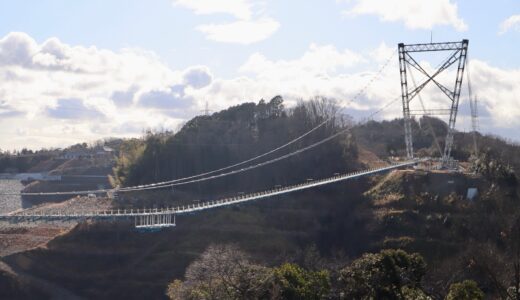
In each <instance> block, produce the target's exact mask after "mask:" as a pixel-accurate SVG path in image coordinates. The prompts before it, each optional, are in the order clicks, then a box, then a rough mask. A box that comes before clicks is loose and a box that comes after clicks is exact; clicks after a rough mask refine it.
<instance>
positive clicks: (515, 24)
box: [498, 15, 520, 34]
mask: <svg viewBox="0 0 520 300" xmlns="http://www.w3.org/2000/svg"><path fill="white" fill-rule="evenodd" d="M510 30H515V31H520V15H512V16H510V17H509V18H507V19H505V20H504V21H503V22H502V23H500V31H499V32H498V33H499V34H504V33H506V32H508V31H510Z"/></svg>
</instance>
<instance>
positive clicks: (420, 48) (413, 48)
mask: <svg viewBox="0 0 520 300" xmlns="http://www.w3.org/2000/svg"><path fill="white" fill-rule="evenodd" d="M468 44H469V41H468V40H462V41H461V42H448V43H430V44H412V45H405V44H403V43H400V44H399V45H398V50H399V72H400V77H401V93H402V101H403V118H404V135H405V143H406V155H407V156H408V158H410V159H412V158H413V139H412V125H411V116H412V115H416V111H412V110H410V101H412V100H413V98H415V96H417V95H418V94H419V92H421V91H422V89H424V87H426V85H428V84H429V83H431V82H433V83H435V85H437V87H438V88H439V89H440V90H441V91H442V92H443V93H444V94H445V95H446V96H447V97H448V98H449V99H450V100H451V107H450V109H446V110H431V111H430V112H429V113H428V115H430V116H431V115H437V113H438V114H449V116H450V119H449V123H448V133H447V136H446V142H445V145H444V153H443V154H442V162H443V164H444V165H446V164H447V163H448V161H449V160H450V156H451V149H452V147H453V134H454V132H455V122H456V120H457V111H458V107H459V98H460V92H461V88H462V79H463V76H464V67H465V66H466V57H467V53H468ZM433 51H449V52H451V54H450V56H449V57H448V58H447V60H446V61H445V62H444V63H443V64H441V65H440V66H439V68H438V69H437V70H436V71H435V73H433V74H432V75H430V74H428V72H426V70H424V68H422V67H421V65H420V64H419V63H418V62H417V61H416V60H415V59H414V58H413V57H412V56H411V54H410V53H415V52H433ZM457 62H458V68H457V76H456V79H455V86H454V88H453V89H448V88H446V87H445V86H444V85H442V84H440V83H439V82H438V81H437V80H435V77H437V75H439V74H440V73H442V72H443V71H444V70H446V69H448V68H449V67H450V66H451V65H453V64H455V63H457ZM407 67H412V68H414V69H416V70H417V71H419V72H421V73H422V74H423V75H425V76H426V78H427V79H426V80H425V81H424V82H423V83H421V84H419V85H418V86H416V87H415V88H414V89H413V90H409V89H408V75H407ZM441 111H442V112H441Z"/></svg>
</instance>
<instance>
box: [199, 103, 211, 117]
mask: <svg viewBox="0 0 520 300" xmlns="http://www.w3.org/2000/svg"><path fill="white" fill-rule="evenodd" d="M201 112H202V113H203V114H204V115H205V116H209V113H210V112H211V110H210V109H209V105H208V101H206V104H205V105H204V109H203V110H201Z"/></svg>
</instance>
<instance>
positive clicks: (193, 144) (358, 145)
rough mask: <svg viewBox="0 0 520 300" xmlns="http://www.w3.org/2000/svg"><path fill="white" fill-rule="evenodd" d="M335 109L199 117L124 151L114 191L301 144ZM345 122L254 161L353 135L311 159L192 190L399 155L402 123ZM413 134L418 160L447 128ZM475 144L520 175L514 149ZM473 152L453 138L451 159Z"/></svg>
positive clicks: (315, 103)
mask: <svg viewBox="0 0 520 300" xmlns="http://www.w3.org/2000/svg"><path fill="white" fill-rule="evenodd" d="M337 108H338V107H337V106H336V105H335V103H334V101H332V100H328V99H325V98H314V99H312V100H310V101H305V102H303V101H302V102H300V103H298V104H297V105H296V106H295V107H293V108H291V109H287V108H285V107H284V104H283V99H282V97H280V96H277V97H274V98H273V99H271V100H270V101H269V102H266V101H264V100H261V101H260V102H259V103H258V104H255V103H244V104H241V105H238V106H233V107H230V108H228V109H226V110H223V111H220V112H217V113H214V114H212V115H207V116H197V117H195V118H193V119H192V120H190V121H188V122H187V123H186V124H185V125H184V126H183V127H182V129H181V130H180V131H178V132H177V133H175V134H172V133H168V132H166V133H155V134H152V133H150V134H148V135H147V136H145V137H144V138H142V139H132V140H127V141H126V142H125V143H123V144H122V146H121V149H120V150H121V155H120V156H119V159H118V162H117V165H116V167H115V169H114V184H117V185H120V186H129V185H137V184H145V183H151V182H157V181H162V180H170V179H174V178H182V177H187V176H191V175H194V174H200V173H203V172H207V171H209V170H214V169H218V168H221V167H224V166H228V165H231V164H234V163H236V162H240V161H244V160H246V159H249V158H251V157H254V156H256V155H259V154H262V153H265V152H267V151H269V150H271V149H274V148H276V147H278V146H280V145H283V144H284V143H286V142H288V141H290V140H292V139H293V138H295V137H298V136H300V135H301V134H303V133H305V132H307V131H308V130H310V129H311V128H313V127H314V126H316V125H317V124H320V123H321V122H323V121H324V120H326V119H327V118H330V117H331V116H333V114H334V112H335V111H336V110H337ZM349 120H350V118H349V117H348V116H341V115H338V116H337V117H335V118H334V120H333V121H331V122H328V123H327V124H326V125H325V126H323V127H321V128H319V129H318V130H316V131H315V132H313V133H312V134H310V135H309V136H307V137H305V138H304V139H302V140H301V141H299V142H297V143H295V144H293V145H291V146H290V147H287V148H286V149H284V150H282V151H278V152H276V153H274V154H272V155H270V156H267V157H264V158H262V160H259V161H263V160H267V159H270V158H273V157H277V156H280V155H282V154H286V153H288V152H291V151H294V150H295V149H298V148H301V147H302V146H305V145H310V144H312V143H313V142H316V141H319V140H321V139H323V138H325V137H328V136H330V135H331V134H332V133H334V132H337V131H338V130H340V129H342V128H345V127H346V126H350V127H352V131H351V132H350V133H348V134H345V135H342V136H340V137H338V138H336V139H334V140H332V141H330V142H327V143H326V144H324V145H320V146H319V147H317V148H315V149H313V150H311V151H307V152H305V153H302V154H299V155H296V156H294V157H292V158H290V159H286V160H282V161H280V162H277V163H276V164H273V165H269V166H265V167H261V168H258V169H257V170H255V171H250V172H249V171H248V172H247V176H242V175H243V174H244V173H242V175H234V176H229V177H225V178H221V179H218V180H215V181H211V182H203V183H200V184H198V185H197V186H196V189H197V190H205V191H213V192H216V191H218V192H223V191H225V190H226V187H228V186H230V185H233V186H234V187H237V186H240V187H243V188H244V190H249V191H251V190H255V189H259V188H264V187H272V186H273V185H275V184H288V183H292V182H296V181H301V180H306V179H308V177H309V176H313V177H315V178H319V177H324V176H330V175H331V174H333V173H335V172H346V171H349V170H352V169H355V168H359V167H360V166H361V164H360V163H359V161H358V153H367V152H368V153H369V154H375V156H374V155H371V156H370V157H372V158H374V157H379V158H382V159H385V158H388V157H389V156H404V155H405V149H404V138H403V131H404V130H403V122H402V119H395V120H391V121H381V122H378V121H370V122H368V123H364V124H360V125H354V124H353V123H352V122H350V121H349ZM412 129H413V134H414V137H413V139H414V147H415V150H416V151H417V153H418V154H419V155H421V156H437V157H438V156H439V151H438V147H437V145H436V143H435V141H434V139H433V138H432V135H431V131H432V130H433V131H434V132H435V135H436V136H437V139H438V144H439V146H440V147H441V148H442V147H444V137H445V135H446V132H447V126H446V123H444V122H443V121H441V120H439V119H436V118H429V117H423V118H421V119H418V120H413V121H412ZM477 138H478V143H479V148H480V149H481V154H482V153H484V154H486V155H487V157H488V158H489V157H493V158H497V159H499V160H501V161H505V162H507V163H508V164H510V165H511V166H512V167H513V168H514V169H515V170H516V171H517V172H518V171H519V170H520V157H518V155H516V153H519V151H520V147H519V146H518V145H514V144H511V143H508V142H506V141H504V140H502V139H500V138H498V137H494V136H482V135H480V134H478V137H477ZM473 149H474V148H473V136H472V134H471V133H462V132H457V133H456V136H455V144H454V149H453V151H452V154H453V156H454V157H455V158H456V159H459V160H461V161H468V160H470V158H471V156H472V155H473V152H474V150H473ZM360 151H361V152H360ZM259 161H256V162H259ZM364 161H366V160H364ZM247 165H249V164H247ZM245 166H246V165H244V166H243V167H245ZM238 168H242V166H241V167H238ZM190 188H191V187H190ZM219 188H222V190H219ZM191 189H193V188H191Z"/></svg>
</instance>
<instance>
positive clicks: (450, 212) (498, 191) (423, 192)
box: [2, 97, 520, 299]
mask: <svg viewBox="0 0 520 300" xmlns="http://www.w3.org/2000/svg"><path fill="white" fill-rule="evenodd" d="M331 111H334V106H333V103H330V102H327V101H326V100H324V99H315V100H314V101H313V102H310V103H306V104H303V103H302V104H299V105H298V106H297V107H296V108H294V109H292V110H287V109H285V108H283V101H282V99H281V98H278V97H277V98H274V99H272V100H271V101H269V102H265V101H261V102H260V103H258V104H255V103H247V104H243V105H240V106H236V107H231V108H229V109H227V110H224V111H221V112H218V113H215V114H212V115H211V116H199V117H196V118H194V119H192V120H190V121H189V122H187V123H186V124H185V125H184V126H183V127H182V129H180V131H179V132H177V133H175V134H173V133H170V132H164V133H156V134H152V133H150V134H148V135H147V136H146V137H145V138H144V139H133V140H127V141H125V142H124V143H122V144H121V148H120V149H119V153H120V155H119V156H118V158H117V162H116V166H115V169H114V177H113V182H114V183H116V184H120V185H122V186H128V185H135V184H144V183H150V182H155V181H161V180H168V179H171V178H180V177H186V176H191V175H193V174H197V173H201V172H205V171H207V170H211V169H215V168H220V167H222V166H226V165H228V164H231V163H234V162H237V161H241V160H244V159H247V158H249V157H253V156H255V155H258V154H261V153H264V152H265V151H267V150H269V149H272V148H274V147H276V146H278V145H280V144H283V143H284V142H286V141H288V140H290V139H291V138H294V137H297V136H299V135H300V134H302V133H303V132H306V131H307V130H309V129H310V128H312V127H313V126H315V125H316V124H320V123H321V122H322V121H323V120H324V119H326V118H328V116H330V112H331ZM431 121H432V123H433V124H435V126H436V127H435V128H438V129H436V130H439V133H442V130H441V129H442V128H443V126H445V125H443V123H442V122H440V121H438V120H431ZM420 122H421V120H419V121H418V122H415V123H414V126H416V129H417V131H416V132H417V133H416V134H417V139H416V141H417V147H416V148H417V149H418V152H422V153H424V154H425V155H432V154H433V155H434V154H435V150H434V149H435V147H434V145H433V140H432V138H431V137H430V136H429V135H428V132H427V131H425V130H421V129H420V126H419V123H420ZM400 123H401V120H393V121H384V122H370V123H367V124H363V125H358V126H356V127H354V128H353V130H352V134H346V135H343V136H341V137H340V138H338V139H337V140H333V141H331V142H329V143H327V144H325V145H322V146H320V147H317V148H316V149H313V150H311V151H309V152H306V153H302V154H299V155H296V156H294V157H291V158H289V159H287V160H284V161H281V162H278V163H276V164H273V165H268V166H264V167H261V168H258V169H256V170H254V171H247V172H244V173H241V174H239V175H232V176H228V177H224V178H220V179H217V180H214V181H208V182H200V183H196V184H192V185H186V186H178V187H175V188H174V189H166V190H158V191H154V192H134V193H126V194H122V196H121V197H120V198H118V199H117V200H116V201H115V202H114V203H109V202H107V203H105V205H113V206H114V207H118V208H135V207H143V206H145V205H146V206H152V207H153V206H155V207H162V206H165V205H175V204H184V203H194V201H195V200H200V199H215V198H218V197H222V196H227V195H231V194H233V195H234V194H237V193H239V192H252V191H257V190H262V189H265V188H271V187H273V186H275V185H277V184H282V185H285V184H292V183H295V182H302V181H305V180H307V179H312V178H309V174H312V176H313V177H314V178H320V177H326V176H330V175H332V174H334V173H335V172H347V171H351V170H357V169H361V168H363V167H365V166H375V165H380V164H382V163H384V160H385V159H387V158H388V157H390V156H399V155H400V154H402V152H403V150H404V145H403V144H404V143H403V142H402V140H403V138H402V127H400ZM346 126H351V124H349V123H348V122H345V121H344V120H335V121H334V122H332V125H329V126H325V127H323V128H322V129H321V130H317V131H315V132H313V134H311V135H309V136H308V139H306V140H302V141H299V142H298V143H296V144H295V145H291V146H290V147H288V149H287V150H285V152H283V151H282V153H288V152H290V151H293V150H294V149H297V148H298V147H301V146H302V145H308V144H311V143H312V142H315V141H318V140H320V139H321V138H324V137H326V136H328V135H330V134H331V133H333V132H336V131H337V130H341V129H343V128H345V127H346ZM456 138H457V143H456V145H455V147H456V149H455V151H454V152H455V155H456V157H457V158H458V159H460V160H461V161H463V162H464V165H465V166H467V168H468V172H464V173H463V172H451V171H424V170H412V169H411V170H400V171H395V172H392V173H389V174H385V175H380V176H373V177H365V178H361V179H357V180H353V181H346V182H342V183H336V184H333V185H329V186H324V187H320V188H316V189H312V190H307V191H301V192H296V193H293V194H288V195H284V196H279V197H273V198H270V199H265V200H259V201H256V202H252V203H247V204H240V205H236V206H233V207H226V208H219V209H215V210H212V211H204V212H201V213H197V214H193V215H186V216H180V217H178V218H177V227H176V228H173V229H168V230H163V231H160V232H154V233H139V232H137V231H136V230H135V229H134V228H133V224H132V223H131V222H128V223H123V222H118V223H115V222H114V223H111V222H103V223H102V222H100V223H92V222H84V223H81V224H79V225H77V226H76V227H75V228H74V229H73V230H72V231H71V232H69V233H67V234H65V235H62V236H59V237H57V238H55V239H54V240H52V241H50V242H49V243H47V244H46V245H45V247H39V248H36V249H32V250H30V251H25V252H19V253H14V254H11V255H8V256H6V257H3V258H2V260H3V261H5V262H6V263H7V264H8V265H10V266H11V267H13V269H16V270H19V271H20V272H24V273H26V274H31V275H32V276H34V277H36V278H45V279H46V280H48V281H49V282H50V283H53V284H56V285H59V286H61V287H63V288H64V289H66V290H68V291H74V293H76V294H77V295H78V296H82V297H85V298H96V299H113V298H128V299H142V298H153V299H160V298H161V297H162V298H164V297H165V294H164V293H165V290H166V286H167V285H168V283H170V282H172V281H173V280H174V279H181V280H183V279H186V270H187V269H189V266H190V265H192V263H193V262H194V261H195V260H197V259H198V258H200V256H201V254H202V253H204V251H205V250H206V249H208V247H210V246H211V245H215V244H218V245H220V244H234V245H236V246H237V247H239V248H240V249H241V250H243V251H245V252H247V253H248V254H249V255H251V257H252V259H253V260H254V261H255V262H258V263H261V264H262V265H265V266H267V267H274V266H278V265H281V264H283V263H285V262H295V263H298V264H300V265H302V266H305V267H309V268H312V267H311V266H310V265H309V264H308V263H309V255H312V259H311V260H314V261H319V262H320V264H321V266H320V267H323V266H327V267H329V268H330V269H331V270H337V269H340V268H343V267H345V266H347V265H349V264H350V263H351V262H353V261H355V260H356V259H358V258H360V257H361V256H362V255H363V253H367V252H371V253H372V252H377V251H380V250H381V249H390V248H399V249H404V250H406V251H408V252H410V253H413V252H417V253H418V254H419V255H421V256H422V257H424V259H425V262H426V266H427V267H425V269H424V272H425V276H424V279H423V281H422V289H423V290H424V292H425V293H427V294H428V295H431V296H432V297H433V298H434V299H442V298H443V297H444V296H445V295H446V293H447V290H448V288H449V286H450V284H452V283H455V282H460V281H462V280H465V279H472V280H474V281H475V282H477V283H478V286H479V287H480V288H481V289H482V290H483V291H484V292H485V293H486V295H488V296H490V297H491V298H493V297H498V295H502V294H501V293H502V292H503V290H504V289H507V288H508V287H509V286H511V285H512V284H513V283H512V282H513V281H514V280H513V278H514V264H515V263H517V262H519V261H520V257H518V256H515V253H518V252H516V250H517V249H520V247H519V246H518V245H520V239H519V238H518V234H517V232H518V228H519V227H518V224H520V221H519V220H520V217H519V216H520V201H519V200H520V197H519V189H518V184H517V181H516V175H515V171H516V170H518V162H517V159H518V154H517V153H520V151H519V150H520V149H519V147H518V146H516V145H512V144H508V143H506V142H505V141H502V140H500V139H499V138H496V137H488V136H479V140H481V141H482V145H483V146H482V151H481V155H480V156H479V157H478V158H476V157H475V158H472V157H471V155H472V152H471V151H472V138H471V136H470V135H469V134H464V133H457V137H456ZM441 142H442V141H441ZM512 153H513V154H512ZM515 153H516V154H515ZM272 157H275V155H273V156H268V157H266V158H265V159H269V158H272ZM70 166H74V167H76V166H77V165H75V163H70ZM65 169H66V168H63V170H65ZM473 171H475V172H473ZM468 188H477V189H478V196H477V197H476V198H474V199H472V200H469V199H467V197H466V196H467V191H468ZM103 201H105V200H103ZM72 202H74V201H71V203H72ZM79 202H81V201H79ZM81 203H83V202H81ZM64 205H65V203H64ZM309 249H316V252H317V253H314V252H313V251H311V250H309ZM309 253H310V254H309ZM78 270H81V271H80V272H78ZM331 272H332V275H331V276H333V275H334V274H336V273H334V271H331ZM336 275H337V274H336ZM333 283H334V282H333Z"/></svg>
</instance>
